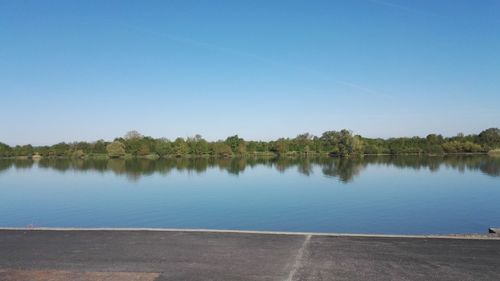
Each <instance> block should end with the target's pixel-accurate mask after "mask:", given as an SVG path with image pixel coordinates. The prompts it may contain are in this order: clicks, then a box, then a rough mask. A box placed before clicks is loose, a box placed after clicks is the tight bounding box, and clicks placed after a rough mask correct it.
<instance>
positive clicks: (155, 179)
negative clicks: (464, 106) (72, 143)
mask: <svg viewBox="0 0 500 281" xmlns="http://www.w3.org/2000/svg"><path fill="white" fill-rule="evenodd" d="M499 203H500V158H493V157H488V156H462V157H417V156H406V157H389V156H384V157H365V158H364V159H362V160H361V159H356V160H339V159H335V158H314V159H291V158H286V159H284V158H281V159H246V160H245V159H224V160H214V159H170V160H157V161H150V160H127V161H125V160H101V161H96V160H93V161H89V160H87V161H83V160H73V161H70V160H44V159H42V160H41V161H38V162H34V161H29V160H0V226H17V227H24V226H27V225H34V226H44V227H49V226H53V227H55V226H59V227H70V226H71V227H167V228H213V229H243V230H277V231H317V232H349V233H405V234H425V233H435V234H437V233H471V232H479V233H484V232H485V231H487V228H488V227H491V226H500V207H499V206H500V205H499Z"/></svg>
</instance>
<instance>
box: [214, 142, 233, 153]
mask: <svg viewBox="0 0 500 281" xmlns="http://www.w3.org/2000/svg"><path fill="white" fill-rule="evenodd" d="M213 154H214V155H215V156H217V157H231V156H233V150H232V149H231V147H230V146H229V145H227V144H226V143H224V142H220V141H219V142H216V143H215V144H214V146H213Z"/></svg>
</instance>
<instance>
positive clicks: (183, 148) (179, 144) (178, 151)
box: [173, 138, 189, 157]
mask: <svg viewBox="0 0 500 281" xmlns="http://www.w3.org/2000/svg"><path fill="white" fill-rule="evenodd" d="M173 148H174V154H175V156H177V157H180V156H184V155H186V154H188V151H189V147H188V145H187V143H186V141H185V140H184V139H183V138H177V139H175V141H174V145H173Z"/></svg>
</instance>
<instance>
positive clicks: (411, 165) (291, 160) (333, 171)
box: [0, 155, 500, 183]
mask: <svg viewBox="0 0 500 281" xmlns="http://www.w3.org/2000/svg"><path fill="white" fill-rule="evenodd" d="M370 165H386V166H391V167H396V168H399V169H415V170H420V169H428V170H430V171H432V172H436V171H439V169H441V168H443V167H446V168H451V169H454V170H458V171H460V172H464V171H466V170H467V171H481V172H482V173H484V174H486V175H489V176H493V177H498V176H500V157H491V156H486V155H453V156H451V155H448V156H365V157H364V158H348V159H346V158H334V157H277V158H252V157H247V158H220V159H218V158H171V159H158V160H149V159H105V160H98V159H87V160H82V159H40V160H39V161H33V160H28V159H24V160H23V159H2V160H0V173H1V172H2V171H6V170H7V169H10V168H14V169H30V168H32V167H34V166H37V167H38V168H41V169H53V170H56V171H60V172H66V171H69V170H72V171H97V172H101V173H105V172H113V173H115V174H117V175H124V176H127V178H128V179H129V180H131V181H137V180H139V179H140V178H141V177H142V176H147V175H151V174H154V173H158V174H162V175H166V174H168V173H170V172H171V171H173V170H175V171H181V172H182V171H186V172H189V173H204V172H205V171H207V170H208V169H214V168H218V169H220V170H222V171H226V172H227V173H229V174H230V175H235V176H238V175H239V174H241V173H243V172H244V171H245V169H246V168H247V167H258V166H263V167H269V168H274V169H276V170H277V171H279V172H280V173H284V172H285V171H286V170H288V169H293V168H295V169H297V171H298V172H299V173H300V174H301V175H304V176H310V175H312V174H313V173H314V170H315V168H316V167H318V168H319V170H320V171H321V172H322V173H323V175H325V176H327V177H331V178H334V179H338V180H339V181H341V182H344V183H348V182H351V181H353V180H354V179H355V178H356V176H358V175H359V174H361V173H362V171H363V170H364V169H365V168H366V167H367V166H370Z"/></svg>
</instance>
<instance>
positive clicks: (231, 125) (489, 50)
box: [0, 0, 500, 145]
mask: <svg viewBox="0 0 500 281" xmlns="http://www.w3.org/2000/svg"><path fill="white" fill-rule="evenodd" d="M499 14H500V1H490V0H483V1H451V0H450V1H418V3H416V2H415V1H406V0H405V1H403V0H390V1H389V0H387V1H375V0H353V1H148V2H132V1H106V2H102V1H79V2H69V1H50V2H49V1H47V2H42V1H22V2H21V1H4V0H0V100H1V110H0V118H1V120H2V125H1V127H0V142H4V143H7V144H10V145H16V144H27V143H31V144H34V145H48V144H54V143H58V142H61V141H66V142H71V141H79V140H84V141H95V140H98V139H105V140H112V139H113V138H115V137H119V136H123V135H124V134H125V133H126V132H127V131H129V130H137V131H139V132H141V133H142V134H144V135H150V136H153V137H157V138H159V137H167V138H170V139H174V138H176V137H178V136H180V137H188V136H193V135H195V134H201V135H202V136H203V137H205V138H207V139H209V140H217V139H225V138H226V137H227V136H229V135H234V134H238V135H240V136H241V137H243V138H245V139H254V140H270V139H276V138H278V137H294V136H296V135H297V134H299V133H304V132H309V133H312V134H314V135H320V134H321V133H322V132H323V131H327V130H340V129H343V128H347V129H350V130H352V131H353V132H354V133H355V134H361V135H363V136H367V137H384V138H386V137H397V136H415V135H418V136H425V135H427V134H429V133H441V134H444V135H445V136H452V135H455V134H457V133H459V132H463V133H465V134H470V133H479V132H480V131H481V130H484V129H487V128H490V127H500V110H498V105H499V104H500V90H499V89H500V31H499V29H498V27H499V26H500V17H499V16H498V15H499Z"/></svg>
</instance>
